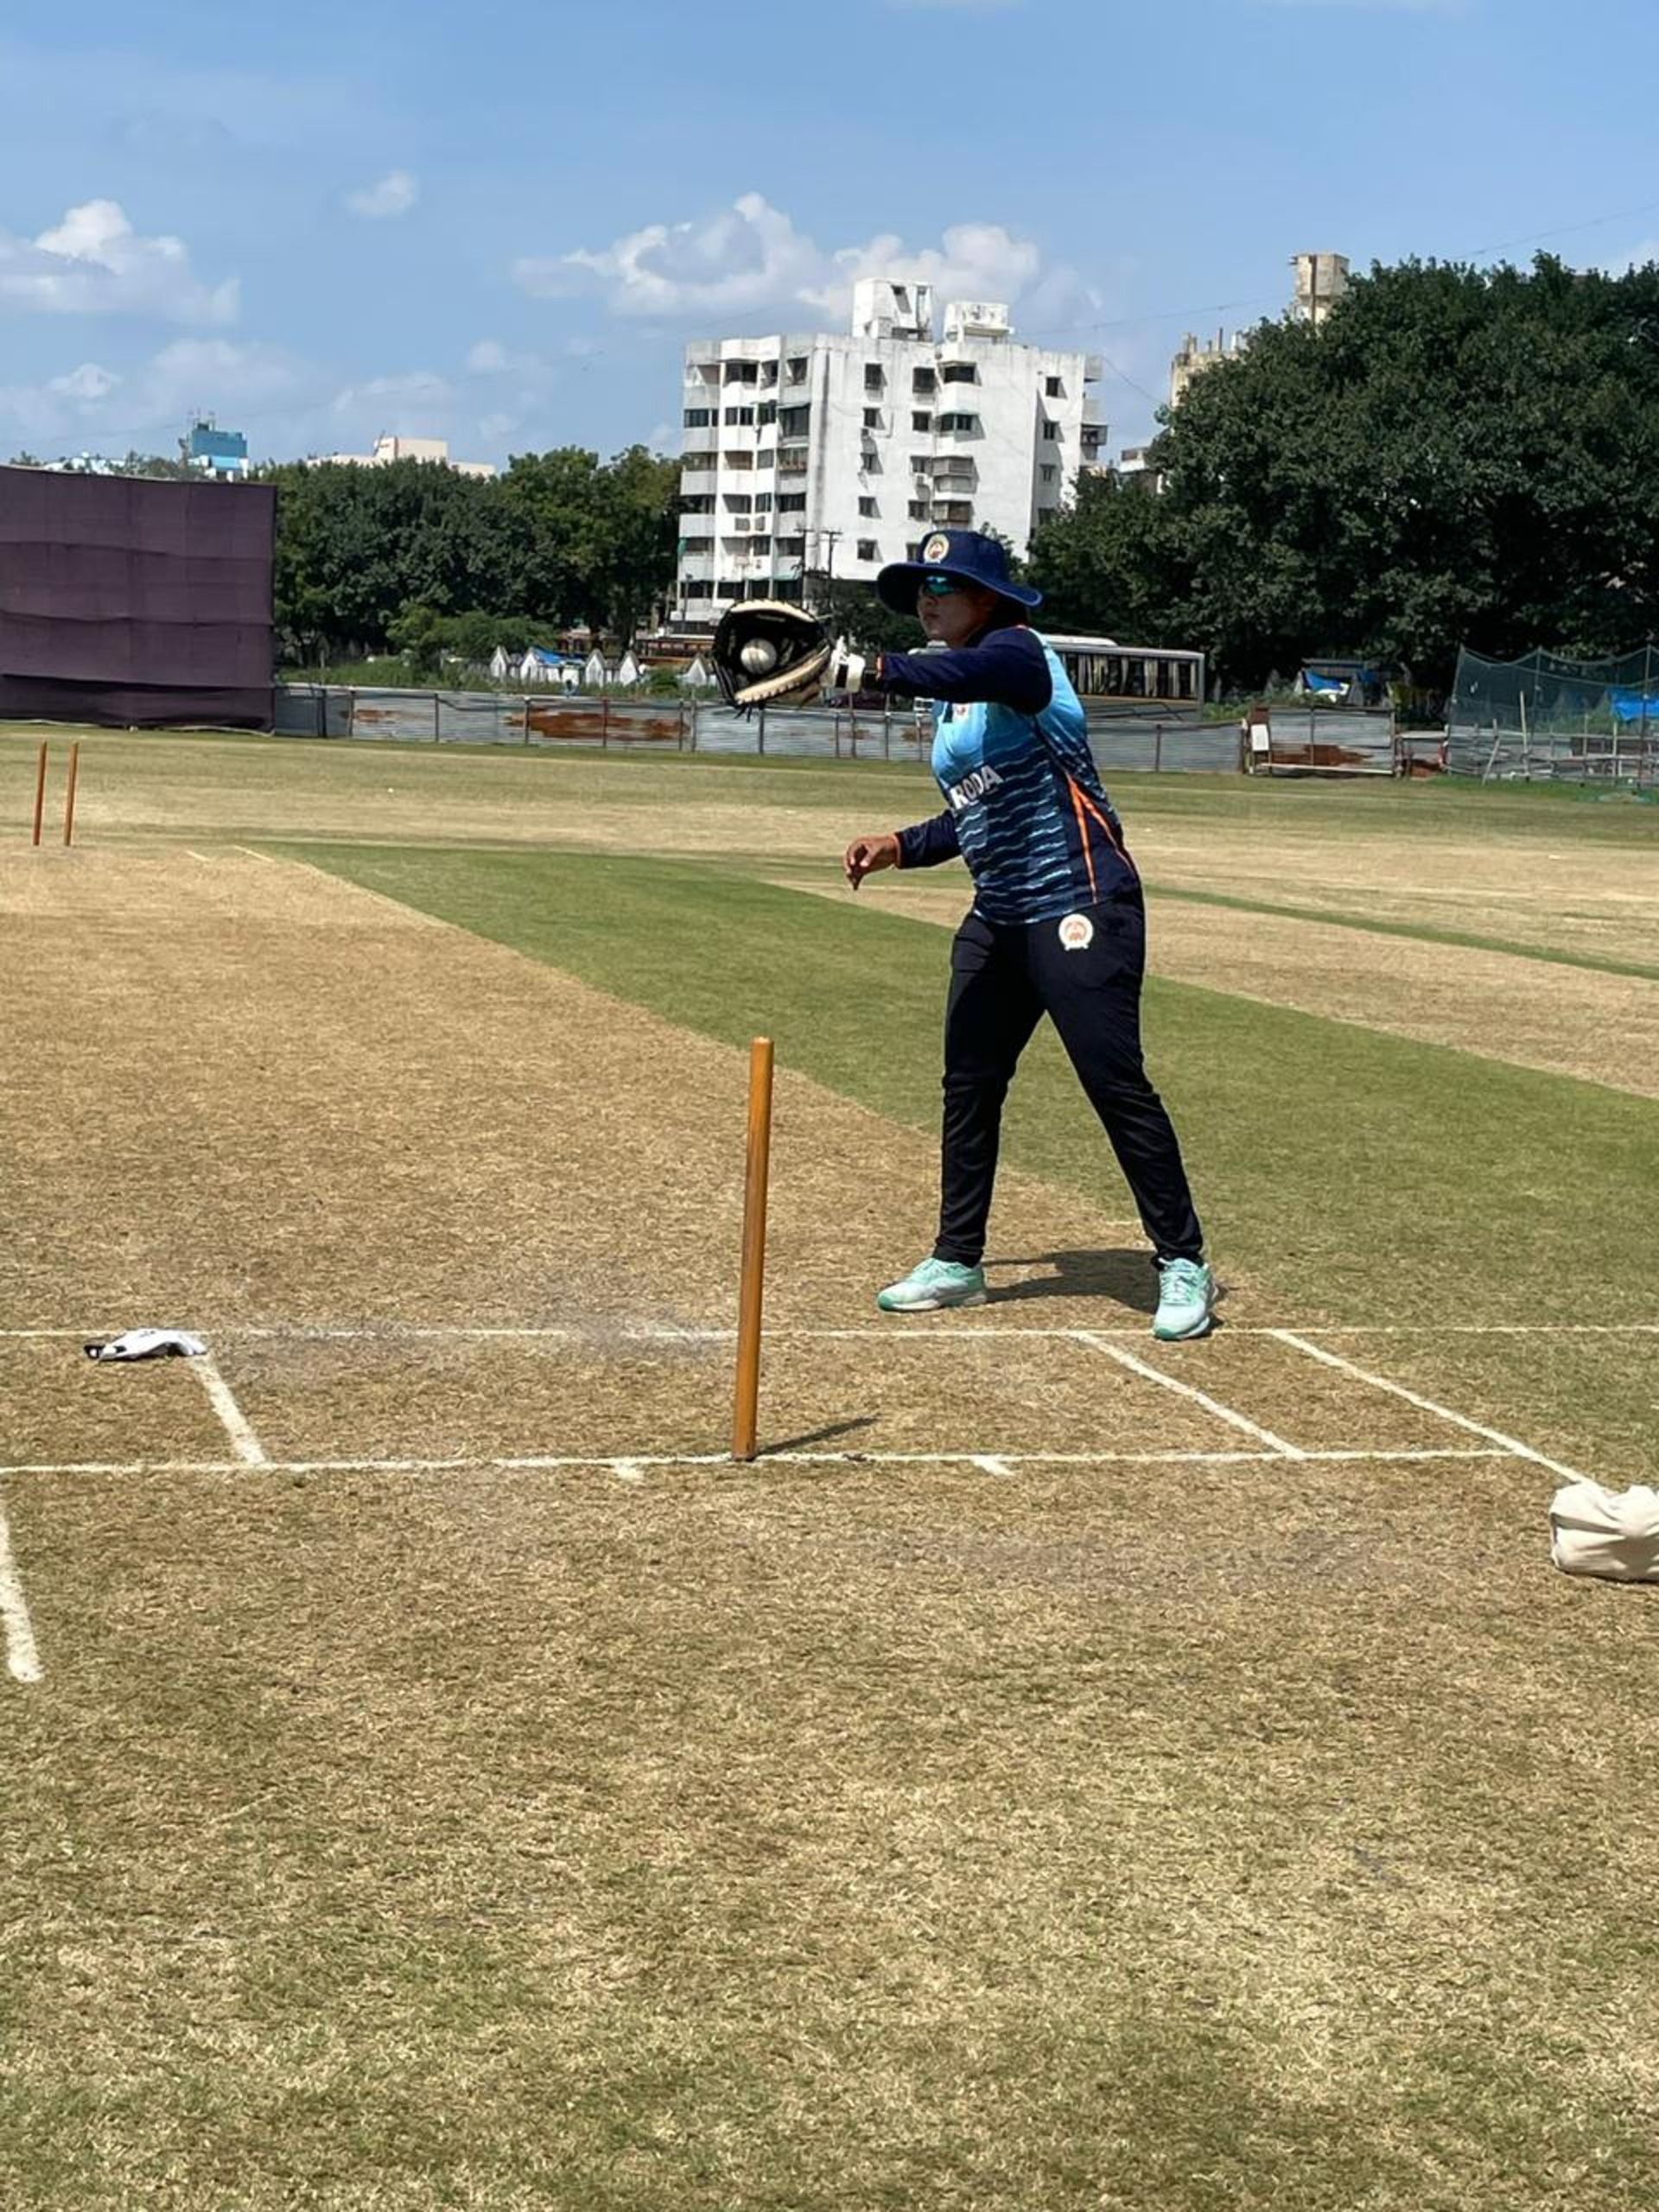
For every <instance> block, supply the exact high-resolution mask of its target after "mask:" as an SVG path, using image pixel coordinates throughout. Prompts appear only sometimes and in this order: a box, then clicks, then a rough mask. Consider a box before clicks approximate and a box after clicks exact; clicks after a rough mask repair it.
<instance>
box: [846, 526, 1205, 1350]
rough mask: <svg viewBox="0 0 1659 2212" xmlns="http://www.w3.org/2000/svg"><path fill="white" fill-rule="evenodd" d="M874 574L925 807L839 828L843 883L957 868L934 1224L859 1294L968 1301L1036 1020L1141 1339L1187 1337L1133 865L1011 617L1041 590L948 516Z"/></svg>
mask: <svg viewBox="0 0 1659 2212" xmlns="http://www.w3.org/2000/svg"><path fill="white" fill-rule="evenodd" d="M875 588H876V589H877V591H878V592H879V593H880V595H881V597H882V599H883V600H884V601H886V602H887V605H888V606H889V607H893V608H894V609H895V610H897V611H898V612H899V613H910V612H911V611H912V609H913V610H914V612H915V613H916V614H917V615H918V618H919V620H920V622H921V626H922V627H923V629H924V630H925V632H926V633H927V639H928V642H927V645H926V646H925V649H924V650H923V651H921V652H916V653H884V654H883V655H882V656H881V658H880V662H879V663H878V664H876V667H875V669H874V671H873V672H872V673H871V674H870V675H868V676H867V677H866V678H865V681H866V683H871V684H873V685H874V686H875V687H876V688H877V689H880V690H884V691H887V692H889V693H891V694H893V696H897V697H900V698H917V697H920V698H927V699H931V700H933V701H934V702H936V703H935V710H934V737H933V773H934V775H935V776H936V777H937V778H938V784H939V788H940V790H941V791H943V792H944V798H945V805H944V811H943V812H942V813H940V814H937V815H935V816H934V817H933V818H932V819H931V821H928V822H920V823H916V824H915V825H914V827H912V828H911V829H897V830H886V831H882V832H880V833H878V834H877V835H875V836H865V837H855V838H854V840H853V842H852V843H851V844H850V845H849V847H848V848H847V851H846V855H845V858H844V862H843V865H844V866H845V868H846V871H847V880H848V881H849V883H850V884H851V885H852V887H853V888H854V889H855V890H856V889H857V888H858V886H859V884H860V883H861V881H862V880H863V878H864V877H865V876H867V875H872V874H875V872H876V871H877V870H878V869H880V868H933V867H936V866H937V865H938V863H939V862H940V861H947V860H955V859H957V858H958V857H960V858H961V859H962V860H963V861H966V862H967V865H968V868H969V872H970V873H971V874H972V876H973V880H974V903H973V908H972V911H971V912H969V915H968V918H967V919H966V920H965V921H964V922H963V925H962V927H961V928H960V929H959V930H958V931H957V938H956V944H955V946H954V948H953V950H952V953H951V960H950V1001H949V1005H948V1007H947V1010H946V1014H945V1025H944V1154H943V1176H942V1190H941V1198H940V1206H939V1234H938V1241H937V1242H936V1243H935V1244H934V1247H933V1250H932V1253H931V1255H930V1256H929V1257H928V1258H927V1259H925V1260H923V1261H922V1262H920V1264H919V1265H918V1266H917V1267H916V1268H912V1271H911V1273H910V1274H908V1275H906V1277H905V1279H904V1281H902V1282H895V1283H890V1284H889V1285H888V1286H887V1288H886V1289H885V1290H883V1291H881V1292H880V1294H878V1296H877V1299H876V1304H877V1305H878V1306H880V1307H881V1308H882V1310H883V1311H884V1312H886V1313H931V1312H933V1311H934V1310H936V1309H937V1308H938V1307H939V1306H979V1305H982V1304H983V1303H984V1300H985V1273H984V1269H983V1268H982V1265H981V1262H982V1259H983V1257H984V1252H985V1230H986V1224H987V1222H988V1218H989V1216H990V1209H991V1191H992V1185H993V1184H994V1182H995V1177H996V1156H997V1143H998V1137H999V1134H1000V1131H1001V1122H1002V1102H1003V1099H1004V1098H1005V1097H1006V1096H1007V1088H1008V1083H1009V1080H1010V1078H1011V1077H1012V1076H1013V1074H1014V1068H1015V1066H1016V1065H1017V1063H1018V1061H1019V1058H1020V1053H1021V1052H1023V1051H1024V1050H1025V1047H1026V1046H1027V1044H1028V1043H1029V1041H1030V1039H1031V1036H1032V1033H1033V1031H1034V1030H1035V1028H1036V1027H1037V1024H1038V1023H1039V1021H1040V1020H1042V1018H1043V1016H1044V1014H1047V1015H1048V1016H1049V1018H1050V1019H1051V1020H1052V1022H1053V1024H1054V1027H1055V1028H1056V1029H1057V1030H1058V1032H1059V1035H1060V1041H1061V1043H1062V1044H1063V1045H1064V1046H1065V1050H1066V1052H1067V1054H1068V1055H1069V1057H1070V1058H1071V1065H1072V1066H1073V1067H1074V1068H1075V1069H1076V1070H1077V1075H1078V1077H1079V1079H1080V1081H1081V1082H1082V1084H1083V1087H1084V1091H1085V1092H1086V1093H1087V1095H1088V1097H1089V1102H1090V1104H1091V1105H1092V1106H1093V1108H1094V1109H1095V1111H1096V1114H1097V1115H1098V1116H1100V1120H1101V1123H1102V1126H1103V1128H1104V1129H1105V1131H1106V1135H1107V1136H1108V1137H1109V1139H1110V1141H1111V1145H1112V1148H1113V1150H1114V1151H1115V1152H1116V1154H1117V1160H1118V1165H1119V1166H1121V1167H1122V1171H1123V1173H1124V1175H1125V1177H1126V1178H1127V1179H1128V1185H1129V1188H1130V1190H1131V1191H1132V1192H1134V1195H1135V1204H1136V1205H1137V1207H1138V1208H1139V1209H1140V1214H1141V1222H1142V1224H1144V1226H1145V1228H1146V1231H1147V1236H1149V1237H1150V1239H1151V1240H1152V1245H1153V1250H1154V1255H1155V1258H1156V1261H1157V1265H1158V1270H1159V1301H1158V1313H1157V1318H1156V1319H1155V1320H1154V1324H1153V1327H1154V1333H1155V1334H1157V1335H1158V1336H1160V1337H1163V1338H1182V1337H1197V1336H1202V1335H1203V1334H1204V1332H1205V1330H1207V1329H1208V1328H1209V1326H1210V1321H1211V1310H1212V1307H1213V1305H1214V1300H1215V1281H1214V1278H1213V1276H1212V1275H1211V1271H1210V1269H1209V1268H1208V1267H1207V1266H1206V1265H1205V1259H1204V1232H1203V1230H1202V1229H1201V1228H1200V1227H1199V1225H1198V1215H1197V1214H1196V1212H1195V1211H1193V1206H1192V1192H1190V1190H1189V1189H1188V1187H1187V1181H1186V1171H1185V1168H1184V1167H1183V1166H1182V1164H1181V1152H1180V1147H1179V1144H1178V1143H1177V1141H1176V1138H1175V1132H1174V1130H1173V1128H1172V1127H1171V1125H1170V1120H1169V1116H1168V1115H1167V1114H1166V1112H1165V1110H1164V1106H1163V1102H1162V1101H1161V1100H1160V1097H1159V1096H1158V1094H1157V1092H1156V1091H1155V1090H1154V1089H1153V1087H1152V1085H1151V1084H1150V1083H1149V1082H1148V1081H1147V1072H1146V1069H1145V1067H1144V1065H1142V1061H1141V978H1142V976H1143V974H1144V972H1145V965H1146V915H1145V910H1144V908H1143V906H1142V903H1141V879H1140V877H1139V876H1138V875H1137V874H1136V873H1135V864H1134V862H1133V861H1131V860H1130V858H1129V855H1128V851H1127V849H1126V848H1125V846H1124V842H1123V833H1122V828H1121V827H1120V825H1119V823H1118V819H1117V816H1116V813H1115V812H1114V811H1113V809H1112V804H1111V802H1110V800H1109V798H1107V796H1106V793H1105V791H1104V789H1103V786H1102V785H1101V780H1100V773H1099V771H1098V770H1097V769H1096V766H1095V760H1094V755H1093V753H1091V752H1090V749H1089V731H1088V723H1087V721H1086V719H1085V717H1084V711H1083V708H1082V706H1081V704H1080V703H1079V702H1078V699H1077V693H1076V692H1075V691H1074V690H1072V688H1071V682H1070V679H1069V678H1068V677H1067V676H1066V674H1065V670H1064V668H1063V667H1062V666H1061V664H1060V662H1059V660H1058V657H1057V656H1056V654H1055V653H1054V652H1053V651H1052V648H1051V647H1050V646H1049V645H1047V644H1046V642H1045V641H1044V639H1042V638H1041V637H1039V634H1038V633H1037V632H1036V631H1034V630H1033V629H1031V628H1030V627H1029V626H1028V625H1027V620H1026V617H1027V611H1028V610H1029V609H1030V608H1032V607H1036V606H1039V605H1040V603H1041V599H1042V594H1040V593H1039V592H1035V591H1032V590H1030V589H1028V588H1027V587H1026V586H1025V585H1023V584H1018V583H1015V582H1014V580H1013V578H1012V577H1011V576H1010V575H1009V573H1008V565H1007V556H1006V554H1005V553H1004V551H1003V549H1002V547H1001V544H1000V543H998V542H997V541H996V540H995V538H991V537H982V536H981V535H980V534H979V533H978V532H977V531H965V530H952V531H935V532H934V533H933V535H932V536H931V537H929V538H927V539H926V540H925V542H924V543H923V545H922V547H921V550H920V557H919V559H918V560H915V561H902V562H898V563H894V564H893V566H892V567H890V568H887V569H883V570H882V571H881V574H880V576H879V577H878V578H877V579H876V587H875Z"/></svg>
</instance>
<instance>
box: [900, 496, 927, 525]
mask: <svg viewBox="0 0 1659 2212" xmlns="http://www.w3.org/2000/svg"><path fill="white" fill-rule="evenodd" d="M905 512H906V514H907V515H908V516H909V517H910V518H911V520H912V522H925V521H926V520H927V501H926V500H925V499H912V501H911V503H910V505H908V506H907V507H906V509H905Z"/></svg>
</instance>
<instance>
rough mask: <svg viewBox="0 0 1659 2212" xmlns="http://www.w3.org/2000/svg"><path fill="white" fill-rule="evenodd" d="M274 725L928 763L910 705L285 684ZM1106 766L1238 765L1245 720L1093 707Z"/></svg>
mask: <svg viewBox="0 0 1659 2212" xmlns="http://www.w3.org/2000/svg"><path fill="white" fill-rule="evenodd" d="M276 728H277V731H278V733H279V734H282V735H283V736H288V737H325V738H351V739H357V740H365V739H366V740H380V741H391V742H396V743H399V744H427V745H517V746H527V747H537V748H542V749H547V750H557V749H559V748H561V747H572V748H575V747H598V748H599V749H600V750H601V751H606V752H608V751H610V750H612V749H613V748H614V749H615V750H617V751H619V752H632V751H635V750H640V751H647V750H654V751H659V752H660V751H668V752H677V753H734V754H748V755H753V756H765V755H769V754H775V755H778V756H780V757H785V758H787V757H797V758H800V757H805V758H817V759H827V760H911V761H925V760H926V759H927V757H928V753H929V751H930V748H931V741H932V727H931V715H929V714H928V713H927V712H926V711H925V710H924V711H923V712H922V713H920V714H918V713H917V712H916V711H915V710H914V709H912V708H911V707H908V706H893V707H889V708H888V709H887V710H886V711H885V712H883V711H880V710H870V709H854V708H850V707H835V708H814V709H808V710H795V711H779V710H776V709H773V710H772V711H768V710H767V709H764V708H763V709H760V711H759V712H758V713H756V714H754V715H750V716H748V717H747V718H740V717H739V716H737V715H733V714H732V713H730V712H729V711H728V709H726V708H725V707H724V706H723V705H715V704H709V703H705V702H701V701H697V700H693V699H685V698H680V699H649V698H647V699H638V700H636V699H613V698H609V697H601V698H594V697H589V696H584V695H582V694H567V695H563V696H552V697H550V696H548V695H547V694H545V693H543V695H542V696H540V697H537V696H534V695H524V696H520V695H519V694H518V693H511V692H499V691H409V690H391V689H387V690H370V689H367V688H365V687H364V686H361V685H346V684H321V683H285V684H279V685H278V686H277V715H276ZM1090 739H1091V741H1092V743H1093V746H1094V750H1095V753H1096V758H1097V759H1098V760H1099V761H1100V764H1101V766H1102V767H1103V768H1119V769H1123V768H1129V769H1147V770H1151V771H1154V772H1173V773H1194V772H1198V773H1203V772H1208V773H1211V774H1215V773H1217V772H1221V773H1230V772H1236V771H1237V769H1238V768H1239V766H1240V765H1241V764H1240V758H1239V734H1238V726H1237V724H1236V722H1204V721H1199V720H1198V718H1197V716H1196V715H1159V716H1154V715H1133V714H1130V715H1124V714H1121V713H1116V712H1107V713H1103V714H1101V715H1099V716H1098V717H1096V716H1093V715H1091V717H1090Z"/></svg>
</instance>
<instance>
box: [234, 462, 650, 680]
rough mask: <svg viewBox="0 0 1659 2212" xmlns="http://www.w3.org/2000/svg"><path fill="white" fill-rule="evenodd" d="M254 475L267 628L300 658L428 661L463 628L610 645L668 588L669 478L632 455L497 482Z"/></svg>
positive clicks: (448, 471) (520, 471) (535, 467)
mask: <svg viewBox="0 0 1659 2212" xmlns="http://www.w3.org/2000/svg"><path fill="white" fill-rule="evenodd" d="M264 474H265V479H266V480H267V481H269V482H272V483H275V484H276V486H277V491H278V505H277V626H278V628H279V630H280V631H281V632H282V633H283V638H284V640H285V642H286V645H287V648H288V650H289V652H292V653H294V654H296V655H297V657H298V658H301V659H302V660H307V661H313V660H322V659H327V658H339V657H340V656H342V655H343V654H346V653H348V652H353V651H366V652H374V651H379V650H381V649H382V648H384V647H385V645H387V644H389V643H405V644H408V645H410V646H411V647H412V646H413V645H414V643H415V641H416V639H419V641H420V651H421V652H422V654H423V656H424V658H426V659H430V658H431V656H432V654H433V653H434V652H435V651H436V650H437V645H436V643H435V640H437V639H439V638H440V637H442V639H443V640H444V650H454V647H453V646H452V645H449V643H448V639H449V638H450V637H451V635H452V634H454V632H453V629H452V627H451V626H453V625H454V623H455V621H456V620H458V619H459V618H461V617H463V616H474V617H480V618H487V619H488V620H489V621H490V622H491V623H492V624H493V626H494V627H495V628H496V629H497V630H499V632H500V641H501V642H503V643H508V642H511V640H512V639H514V638H520V639H523V638H528V637H533V636H535V635H537V633H540V634H542V635H543V636H546V635H549V634H550V633H551V632H554V631H556V630H559V629H563V628H565V627H567V626H571V625H574V624H577V623H584V624H587V625H588V626H590V627H591V628H593V629H594V630H596V631H601V632H608V633H609V634H610V635H611V636H612V637H613V638H614V639H616V640H617V641H618V642H619V643H621V644H626V642H627V641H628V640H629V639H631V638H632V636H633V634H634V632H635V631H636V630H637V629H639V627H640V626H643V625H644V624H645V623H646V622H648V621H649V620H651V619H652V615H653V614H654V613H655V611H656V608H657V607H658V605H659V604H660V602H661V601H662V600H663V598H664V595H665V594H666V593H667V591H668V589H669V588H670V586H671V582H672V579H673V574H674V561H675V551H676V545H677V528H676V518H677V512H678V506H679V470H678V467H677V463H675V462H674V461H665V460H663V459H661V458H659V457H658V456H657V455H655V454H651V453H648V452H647V451H646V450H645V448H644V447H641V446H632V447H630V448H628V449H627V451H626V452H625V453H621V454H618V455H617V456H616V458H615V459H614V460H613V461H608V462H601V461H600V459H599V457H598V455H597V454H593V453H589V452H587V451H584V450H583V449H582V448H579V447H562V448H557V449H556V450H554V451H551V452H549V453H541V454H517V455H515V456H514V457H513V459H512V462H511V464H510V466H509V467H508V469H507V472H506V474H505V475H504V476H502V477H501V478H499V479H498V480H489V479H483V478H477V477H468V476H463V475H461V474H460V473H459V472H458V471H457V470H454V469H452V468H445V467H440V466H437V465H435V464H434V463H431V462H425V461H395V462H393V463H391V465H390V466H389V467H383V468H361V467H350V466H347V465H344V464H323V465H321V466H316V467H313V466H308V465H306V464H303V463H299V462H295V463H291V464H287V465H284V466H282V467H273V468H270V469H268V470H267V471H265V472H264ZM434 625H437V626H438V627H436V628H435V627H434ZM475 628H476V626H475V625H474V629H475ZM468 634H472V632H470V631H469V632H468Z"/></svg>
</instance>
